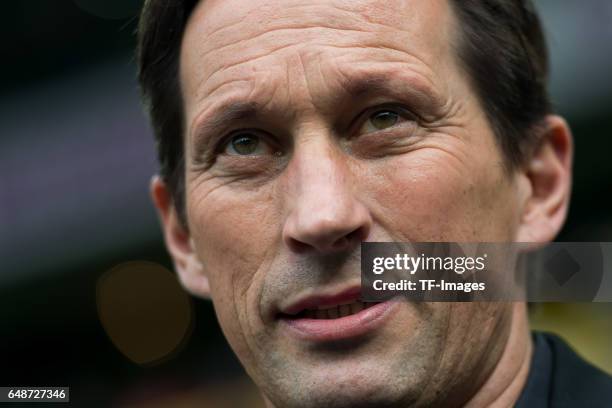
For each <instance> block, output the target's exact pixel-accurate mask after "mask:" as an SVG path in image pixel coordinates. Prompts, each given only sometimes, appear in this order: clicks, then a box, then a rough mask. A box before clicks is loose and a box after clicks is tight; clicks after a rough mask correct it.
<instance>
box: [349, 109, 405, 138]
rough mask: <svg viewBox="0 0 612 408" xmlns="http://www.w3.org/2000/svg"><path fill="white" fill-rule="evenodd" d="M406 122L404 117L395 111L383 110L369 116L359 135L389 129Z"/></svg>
mask: <svg viewBox="0 0 612 408" xmlns="http://www.w3.org/2000/svg"><path fill="white" fill-rule="evenodd" d="M404 120H405V119H404V118H403V117H402V115H401V114H400V113H399V112H397V111H395V110H393V109H381V110H378V111H376V112H374V113H372V114H371V115H370V116H368V118H367V119H366V121H365V122H364V123H363V125H362V127H361V131H360V132H359V133H361V134H364V133H373V132H378V131H381V130H385V129H389V128H392V127H393V126H395V125H397V124H398V123H400V122H402V121H404Z"/></svg>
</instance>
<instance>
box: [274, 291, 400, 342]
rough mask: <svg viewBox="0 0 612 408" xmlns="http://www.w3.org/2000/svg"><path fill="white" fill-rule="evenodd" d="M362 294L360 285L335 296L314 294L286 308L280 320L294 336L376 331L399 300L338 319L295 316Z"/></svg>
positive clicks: (326, 337)
mask: <svg viewBox="0 0 612 408" xmlns="http://www.w3.org/2000/svg"><path fill="white" fill-rule="evenodd" d="M359 294H360V288H359V287H357V288H351V289H349V290H347V291H344V292H342V293H339V294H337V295H333V296H310V297H308V298H306V299H303V300H301V301H298V302H296V303H294V304H291V305H290V306H289V307H287V308H286V309H284V310H283V314H281V315H280V316H279V323H280V324H281V327H282V328H283V329H284V330H287V332H288V333H289V334H290V335H291V336H293V337H296V338H298V339H300V340H306V341H312V342H331V341H338V340H348V339H352V338H356V337H360V336H363V335H365V334H368V333H372V332H374V331H376V330H377V329H379V328H380V327H381V326H383V325H384V323H385V322H386V321H387V320H388V318H389V317H390V316H391V315H392V313H391V312H392V311H393V310H394V309H395V307H396V306H397V304H398V302H397V301H394V300H387V301H385V302H381V303H376V304H374V305H372V306H370V307H368V308H366V309H363V310H361V311H360V312H357V313H355V314H352V315H349V316H345V317H340V318H336V319H312V318H306V317H298V316H292V315H295V314H296V313H298V312H300V311H301V310H304V309H308V308H316V307H317V306H332V305H337V304H342V303H347V302H352V301H355V300H358V299H359Z"/></svg>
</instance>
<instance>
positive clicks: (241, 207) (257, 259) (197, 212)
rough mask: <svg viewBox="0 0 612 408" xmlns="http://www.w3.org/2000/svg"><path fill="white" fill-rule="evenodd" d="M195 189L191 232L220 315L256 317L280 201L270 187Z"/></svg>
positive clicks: (222, 318)
mask: <svg viewBox="0 0 612 408" xmlns="http://www.w3.org/2000/svg"><path fill="white" fill-rule="evenodd" d="M208 191H210V190H208ZM191 193H192V194H191V197H188V201H189V203H190V206H189V220H190V229H191V235H192V237H193V241H194V243H195V246H196V252H197V253H198V256H199V257H200V260H201V261H202V264H203V266H204V270H205V273H206V274H207V276H208V279H209V282H210V288H211V294H212V297H213V302H214V304H215V310H216V312H217V314H218V315H219V318H220V321H221V322H234V323H237V322H236V318H238V320H240V321H242V322H244V321H245V320H249V321H250V320H253V319H254V318H256V315H255V314H254V313H252V312H251V311H256V310H257V307H256V302H257V299H258V297H259V293H260V288H261V285H262V282H263V278H264V273H263V271H265V270H266V265H268V263H269V262H270V261H271V259H272V258H273V256H274V251H275V246H276V245H275V243H276V242H277V240H278V236H279V233H278V230H279V227H278V225H279V223H278V220H276V218H275V217H277V214H278V211H276V209H275V205H276V204H275V203H274V200H272V199H271V194H269V193H268V192H267V191H266V189H265V188H263V189H260V190H259V191H256V192H248V193H247V192H240V193H237V192H235V191H234V190H231V189H230V188H224V187H220V188H217V189H214V190H212V192H207V191H206V190H204V188H202V189H201V190H200V191H198V190H193V191H191ZM226 315H227V316H226ZM236 315H238V316H236ZM232 324H233V323H232Z"/></svg>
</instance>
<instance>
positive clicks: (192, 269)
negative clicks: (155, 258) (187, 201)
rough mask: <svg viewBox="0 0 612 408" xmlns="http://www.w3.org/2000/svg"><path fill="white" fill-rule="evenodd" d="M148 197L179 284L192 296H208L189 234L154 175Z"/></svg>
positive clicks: (164, 187) (169, 195)
mask: <svg viewBox="0 0 612 408" xmlns="http://www.w3.org/2000/svg"><path fill="white" fill-rule="evenodd" d="M151 197H152V199H153V203H154V204H155V207H156V208H157V213H158V215H159V218H160V221H161V225H162V229H163V233H164V240H165V242H166V247H167V248H168V252H170V256H171V257H172V260H173V261H174V268H175V270H176V272H177V273H178V276H179V279H180V280H181V283H182V284H183V286H184V287H185V288H186V289H187V290H188V291H189V292H191V293H193V294H194V295H196V296H200V297H205V298H208V297H210V288H209V285H208V278H207V277H206V275H205V273H204V268H203V266H202V263H201V262H200V260H199V259H198V256H197V253H196V252H195V251H194V245H193V242H192V240H191V237H190V234H189V231H188V229H187V228H186V226H184V225H183V223H182V222H181V220H180V218H179V217H178V214H177V210H176V208H175V206H174V201H173V200H172V193H171V192H170V190H169V189H168V186H167V185H166V183H164V181H163V180H162V179H161V177H159V176H157V175H156V176H153V178H152V179H151Z"/></svg>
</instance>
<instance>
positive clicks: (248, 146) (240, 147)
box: [224, 133, 266, 156]
mask: <svg viewBox="0 0 612 408" xmlns="http://www.w3.org/2000/svg"><path fill="white" fill-rule="evenodd" d="M262 144H263V143H261V140H260V137H259V136H257V135H255V134H253V133H241V134H238V135H235V136H233V137H232V138H231V139H230V140H229V142H228V143H227V145H226V146H225V150H224V153H225V154H229V155H234V156H236V155H238V156H250V155H258V154H265V153H266V152H265V151H262V150H264V149H262V147H261V145H262Z"/></svg>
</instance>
